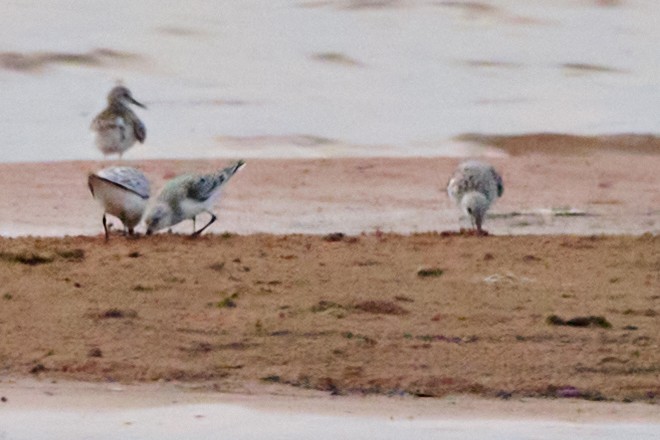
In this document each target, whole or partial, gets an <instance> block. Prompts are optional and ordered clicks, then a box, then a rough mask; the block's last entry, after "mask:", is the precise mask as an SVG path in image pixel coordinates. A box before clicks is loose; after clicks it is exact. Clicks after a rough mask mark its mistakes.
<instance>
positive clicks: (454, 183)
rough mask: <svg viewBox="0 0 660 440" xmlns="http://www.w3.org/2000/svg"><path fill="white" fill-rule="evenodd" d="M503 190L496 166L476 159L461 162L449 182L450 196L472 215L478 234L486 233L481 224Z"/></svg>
mask: <svg viewBox="0 0 660 440" xmlns="http://www.w3.org/2000/svg"><path fill="white" fill-rule="evenodd" d="M503 192H504V184H503V182H502V177H501V176H500V175H499V174H497V171H495V168H493V167H492V166H491V165H489V164H487V163H484V162H479V161H476V160H469V161H466V162H463V163H461V164H460V165H459V166H458V168H457V169H456V171H454V174H453V175H452V177H451V179H449V183H448V184H447V193H448V194H449V197H450V198H451V199H452V200H453V201H454V203H456V205H458V206H459V207H460V208H461V209H462V210H463V212H465V214H467V215H468V216H469V217H470V220H471V221H472V226H473V227H476V230H477V233H478V234H483V233H484V231H483V229H482V228H481V225H482V224H483V221H484V218H485V217H486V211H488V209H489V208H490V206H491V205H492V204H493V202H495V199H497V198H498V197H501V196H502V193H503Z"/></svg>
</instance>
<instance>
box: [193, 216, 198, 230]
mask: <svg viewBox="0 0 660 440" xmlns="http://www.w3.org/2000/svg"><path fill="white" fill-rule="evenodd" d="M192 220H193V235H195V229H197V227H196V226H195V222H196V220H197V216H194V217H193V218H192Z"/></svg>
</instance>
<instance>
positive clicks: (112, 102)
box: [91, 86, 147, 159]
mask: <svg viewBox="0 0 660 440" xmlns="http://www.w3.org/2000/svg"><path fill="white" fill-rule="evenodd" d="M129 104H135V105H138V106H140V107H142V108H146V107H145V106H144V105H142V104H140V103H139V102H137V101H136V100H135V99H133V96H132V95H131V92H130V90H128V89H127V88H126V87H124V86H116V87H115V88H113V89H112V90H111V91H110V93H109V94H108V106H107V107H106V108H105V110H103V111H102V112H101V113H99V114H98V115H97V116H96V117H95V118H94V120H93V121H92V126H91V129H92V130H93V131H94V132H95V133H96V146H97V147H98V148H99V150H101V152H102V153H103V154H105V155H106V156H107V155H108V154H115V153H118V154H119V158H120V159H121V155H122V154H123V153H124V151H126V150H128V149H129V148H131V147H132V146H133V144H134V143H135V141H138V142H140V143H143V142H144V139H145V138H146V137H147V129H146V127H145V126H144V124H143V123H142V121H140V119H138V117H137V115H136V114H135V113H133V110H131V109H130V108H129V107H128V105H129Z"/></svg>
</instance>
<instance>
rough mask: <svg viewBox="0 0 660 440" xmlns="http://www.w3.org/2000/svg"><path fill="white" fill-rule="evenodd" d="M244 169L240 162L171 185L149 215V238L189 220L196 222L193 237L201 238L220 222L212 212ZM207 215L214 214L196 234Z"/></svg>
mask: <svg viewBox="0 0 660 440" xmlns="http://www.w3.org/2000/svg"><path fill="white" fill-rule="evenodd" d="M244 165H245V162H244V161H242V160H239V161H237V162H236V163H234V164H233V165H231V166H228V167H226V168H223V169H221V170H219V171H217V172H215V173H210V174H201V175H198V174H184V175H181V176H178V177H175V178H174V179H172V180H170V181H168V182H167V183H166V184H165V186H164V187H163V189H162V190H161V192H160V193H159V194H158V196H157V197H156V200H155V203H154V204H153V205H151V206H150V207H149V209H148V212H147V214H146V217H145V222H146V225H147V235H150V234H152V233H154V232H156V231H159V230H161V229H165V228H167V227H170V226H174V225H176V224H178V223H180V222H182V221H184V220H188V219H190V220H192V221H193V233H192V235H193V236H195V235H199V234H201V233H202V232H203V231H204V230H205V229H206V228H208V227H209V226H211V224H212V223H213V222H214V221H215V220H216V216H215V214H214V213H213V212H212V211H211V209H212V207H213V203H214V202H215V200H216V199H217V198H218V196H219V195H220V193H221V189H222V187H223V186H224V185H225V184H226V183H227V182H228V181H229V179H230V178H231V177H232V176H233V175H234V174H235V173H236V172H237V171H238V170H240V169H241V168H242V167H243V166H244ZM203 212H206V213H208V214H210V215H211V219H210V221H209V222H208V223H207V224H206V225H205V226H204V227H202V228H201V229H199V230H195V219H196V217H197V215H199V214H201V213H203Z"/></svg>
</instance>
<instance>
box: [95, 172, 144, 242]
mask: <svg viewBox="0 0 660 440" xmlns="http://www.w3.org/2000/svg"><path fill="white" fill-rule="evenodd" d="M87 184H88V185H89V190H90V191H91V192H92V196H93V197H94V199H96V200H97V201H98V202H99V204H100V205H101V207H102V208H103V230H104V231H105V239H106V241H107V240H108V238H109V231H108V225H107V220H106V214H110V215H113V216H115V217H117V218H118V219H119V220H121V222H122V224H123V226H124V231H125V233H126V234H127V235H133V232H134V229H135V226H137V224H138V223H139V222H140V220H141V219H142V215H143V213H144V210H145V208H146V206H147V202H148V201H149V196H150V187H149V181H148V180H147V178H146V176H145V175H144V174H143V173H142V172H141V171H139V170H137V169H135V168H132V167H124V166H111V167H107V168H104V169H102V170H100V171H98V172H96V173H90V174H89V176H88V178H87Z"/></svg>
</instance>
